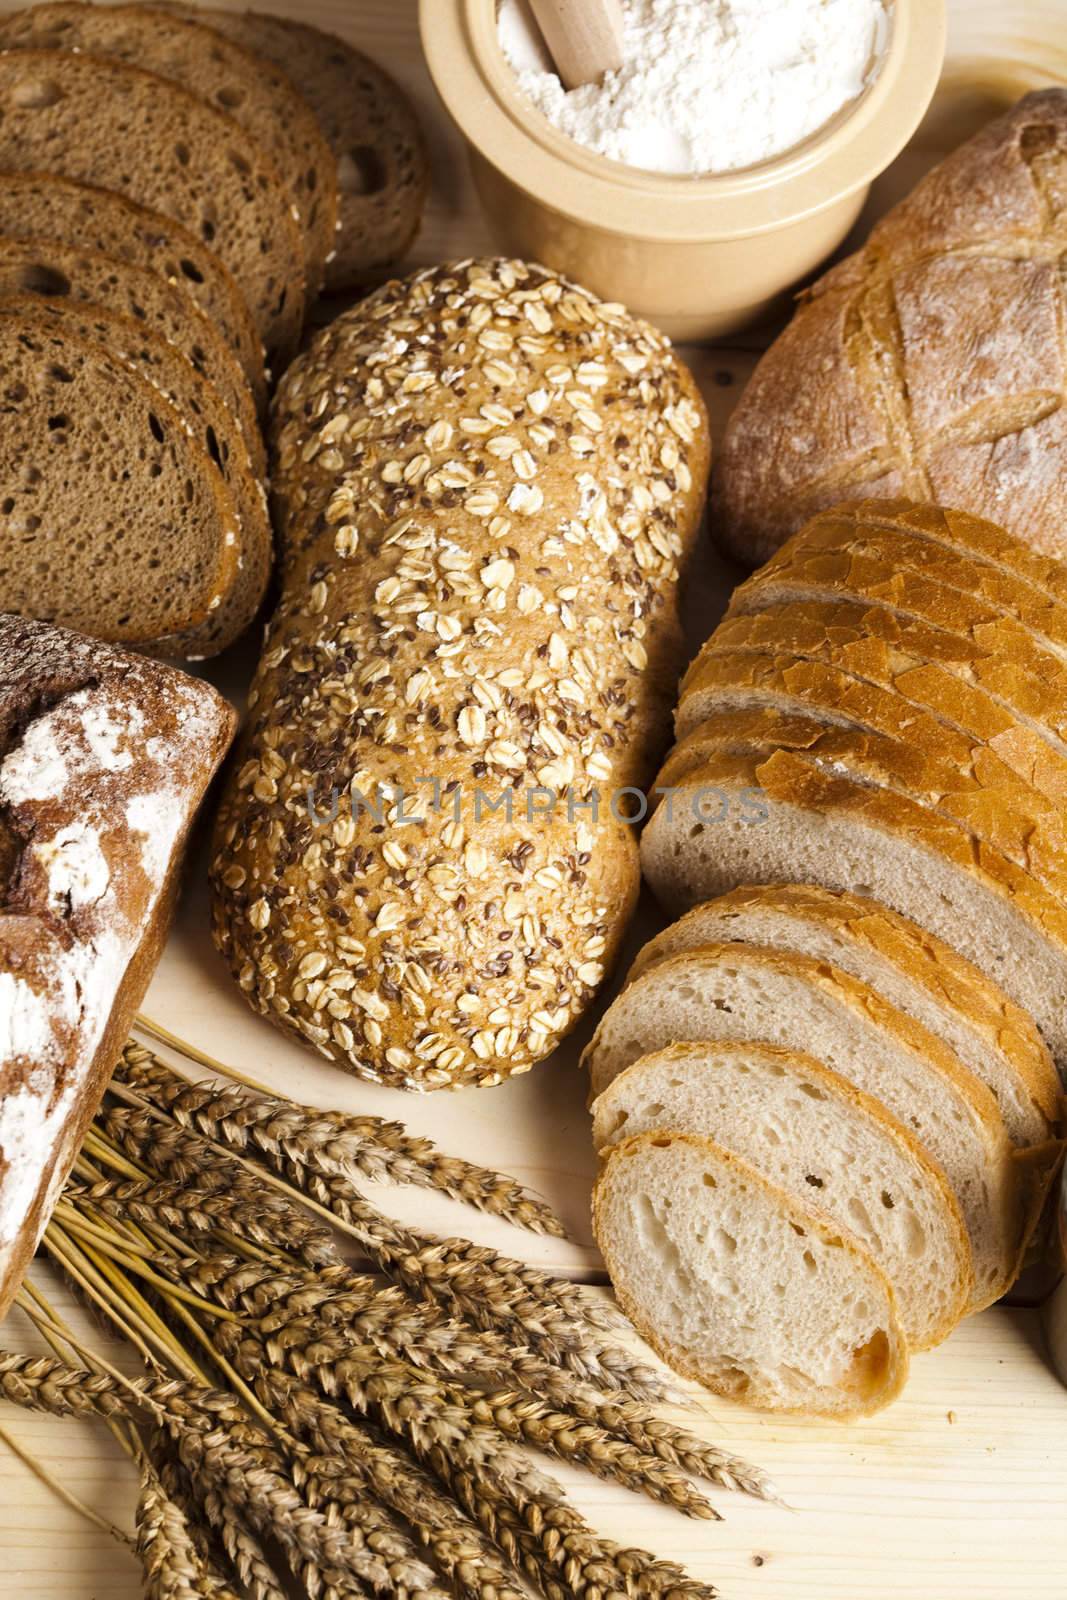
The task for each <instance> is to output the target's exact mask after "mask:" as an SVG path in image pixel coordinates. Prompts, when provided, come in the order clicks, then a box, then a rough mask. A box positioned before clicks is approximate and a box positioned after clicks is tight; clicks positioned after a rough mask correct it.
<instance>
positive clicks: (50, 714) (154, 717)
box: [0, 616, 235, 1317]
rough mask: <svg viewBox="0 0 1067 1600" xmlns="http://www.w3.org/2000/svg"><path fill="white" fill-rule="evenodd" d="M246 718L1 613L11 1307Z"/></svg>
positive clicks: (2, 1105) (68, 637)
mask: <svg viewBox="0 0 1067 1600" xmlns="http://www.w3.org/2000/svg"><path fill="white" fill-rule="evenodd" d="M234 720H235V719H234V716H233V713H232V711H231V710H230V708H229V706H227V705H226V703H225V701H223V700H222V699H220V697H219V696H218V695H217V694H216V693H215V691H214V690H213V689H211V688H209V687H208V686H207V685H206V684H203V683H198V682H196V681H194V680H193V679H190V678H186V677H184V676H183V675H182V674H180V673H177V672H175V671H173V670H172V669H170V668H168V667H163V666H159V665H157V664H156V663H154V662H149V661H145V660H143V659H141V658H138V657H135V656H129V655H125V654H123V653H122V652H121V651H118V650H115V649H112V648H110V647H108V646H105V645H101V644H97V643H95V642H93V641H91V640H88V639H84V638H81V637H79V636H77V635H74V634H69V633H66V632H63V631H61V630H59V629H56V628H52V627H48V626H46V625H43V624H41V623H35V622H25V621H21V620H19V619H17V618H13V617H8V616H0V891H2V892H0V1317H2V1316H3V1314H4V1313H5V1312H6V1310H7V1309H8V1306H9V1305H10V1303H11V1299H12V1296H13V1295H14V1293H15V1292H16V1290H17V1288H18V1285H19V1281H20V1279H21V1276H22V1273H23V1272H24V1270H25V1268H26V1265H27V1263H28V1261H29V1260H30V1257H31V1256H32V1255H33V1251H34V1249H35V1247H36V1244H37V1240H38V1238H39V1236H40V1234H41V1232H42V1230H43V1229H44V1227H45V1224H46V1223H47V1220H48V1217H49V1214H50V1211H51V1208H52V1206H53V1204H54V1202H55V1200H56V1198H57V1197H58V1194H59V1191H60V1189H61V1187H62V1184H63V1181H64V1179H65V1177H66V1175H67V1173H68V1171H69V1169H70V1166H71V1163H72V1162H73V1160H74V1158H75V1156H76V1155H77V1152H78V1149H79V1147H80V1145H81V1141H82V1139H83V1137H84V1134H85V1131H86V1128H87V1127H88V1125H89V1123H90V1121H91V1119H92V1117H93V1115H94V1112H95V1110H96V1106H97V1104H98V1103H99V1100H100V1097H101V1095H102V1094H103V1091H104V1087H105V1085H106V1083H107V1080H108V1078H109V1077H110V1074H111V1069H112V1066H113V1063H114V1062H115V1060H116V1058H117V1056H118V1053H119V1051H120V1049H121V1048H122V1045H123V1044H124V1042H125V1039H126V1035H127V1030H128V1028H129V1026H130V1023H131V1021H132V1019H133V1016H134V1015H135V1013H136V1011H137V1007H138V1006H139V1004H140V1001H141V998H142V996H143V994H144V991H145V988H146V987H147V984H148V981H149V978H150V977H151V974H152V970H153V968H154V966H155V963H156V961H157V959H158V957H159V953H160V949H161V947H162V943H163V939H164V936H165V932H166V927H167V921H168V917H169V913H170V910H171V904H172V900H173V897H174V892H175V888H176V884H177V877H178V866H179V863H180V858H181V851H182V846H183V843H184V840H185V837H186V834H187V832H188V829H189V825H190V822H191V820H192V817H193V815H194V813H195V811H196V809H197V806H198V805H199V803H200V801H201V799H202V798H203V795H204V792H205V790H206V788H207V785H208V782H209V780H210V778H211V775H212V773H213V772H214V770H215V768H216V766H217V765H218V763H219V761H220V760H221V758H222V756H223V754H224V752H225V749H226V746H227V744H228V743H229V740H230V738H231V736H232V732H233V727H234Z"/></svg>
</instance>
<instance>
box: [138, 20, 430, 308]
mask: <svg viewBox="0 0 1067 1600" xmlns="http://www.w3.org/2000/svg"><path fill="white" fill-rule="evenodd" d="M166 9H167V10H168V11H177V12H178V13H179V14H180V15H182V16H187V17H195V18H196V19H197V20H199V21H202V22H207V23H209V24H210V26H211V27H213V28H217V29H218V30H219V32H220V33H224V34H225V35H226V37H227V38H228V39H234V40H236V42H237V43H238V44H240V45H243V46H244V48H245V49H246V50H251V51H253V52H254V54H256V55H259V56H262V57H264V59H265V60H267V61H270V62H272V63H273V65H274V66H276V67H279V68H280V69H281V71H282V72H284V73H286V74H287V75H288V76H289V77H290V78H291V79H292V81H293V83H294V84H295V85H296V87H297V88H298V89H299V91H300V93H301V94H302V95H303V97H304V99H305V100H306V101H307V103H308V105H309V106H310V107H311V109H312V111H314V113H315V116H316V117H317V118H318V122H319V127H320V128H321V129H322V131H323V133H324V134H325V136H326V140H327V142H328V143H329V145H330V147H331V149H332V150H333V153H334V156H335V157H336V160H337V187H338V209H337V215H338V224H339V226H338V232H337V241H336V247H335V251H334V255H333V258H332V260H331V261H330V262H329V263H328V265H327V269H326V283H327V287H328V288H330V289H338V290H340V289H349V288H354V287H356V286H357V285H359V284H360V283H361V282H362V281H363V280H365V278H366V276H367V274H368V273H369V272H371V271H373V269H374V268H376V267H383V266H388V265H389V264H391V263H392V262H394V261H398V260H399V259H400V257H401V256H403V255H404V253H405V251H407V249H408V248H409V246H410V245H411V242H412V240H413V239H414V237H415V235H416V233H417V232H418V228H419V222H420V220H421V217H422V208H423V204H424V202H425V199H426V191H427V189H428V187H429V166H428V162H427V157H426V146H425V144H424V141H423V137H422V133H421V130H420V128H419V124H418V122H417V121H416V119H415V113H414V111H413V110H412V107H411V104H410V102H409V101H408V98H407V96H406V95H405V94H404V92H403V90H402V89H401V88H400V87H399V86H398V85H397V84H396V83H394V82H393V80H392V78H390V77H389V75H388V73H385V72H383V71H382V69H381V67H379V66H376V65H375V63H374V62H373V61H371V60H370V58H369V57H368V56H365V55H363V54H362V52H361V51H359V50H354V49H353V48H352V46H351V45H350V44H346V43H345V41H344V40H343V39H338V38H336V37H335V36H334V35H333V34H330V33H323V32H322V31H321V30H320V29H318V28H312V27H310V26H309V25H308V24H307V23H305V22H297V21H295V20H294V19H293V18H291V17H271V16H266V15H264V14H263V13H262V12H259V11H215V10H211V9H206V8H205V9H201V8H200V7H198V6H186V5H178V6H171V5H168V6H167V7H166Z"/></svg>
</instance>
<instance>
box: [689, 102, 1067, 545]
mask: <svg viewBox="0 0 1067 1600" xmlns="http://www.w3.org/2000/svg"><path fill="white" fill-rule="evenodd" d="M1065 212H1067V89H1065V88H1052V89H1044V90H1040V91H1038V92H1036V93H1034V94H1029V95H1026V96H1025V97H1024V98H1023V99H1022V100H1020V101H1019V103H1018V104H1017V105H1016V106H1015V107H1014V108H1013V109H1012V110H1011V111H1009V112H1008V113H1007V115H1006V116H1003V117H1001V118H999V119H998V120H997V121H995V122H993V123H992V124H991V125H990V126H989V127H988V128H986V129H984V130H983V131H982V132H981V133H979V134H978V135H977V137H976V138H974V139H971V140H970V141H969V142H968V143H966V144H965V145H963V146H962V147H961V148H960V149H959V150H957V151H956V152H955V153H954V154H953V155H951V156H949V157H948V159H947V160H946V161H943V162H942V163H941V165H940V166H938V167H936V168H935V169H934V171H933V172H931V173H930V174H929V175H928V176H927V177H926V178H924V179H923V181H922V182H921V183H920V184H919V185H918V187H917V188H916V189H915V191H914V192H913V193H912V194H911V195H910V196H909V198H908V199H906V200H904V201H903V202H902V203H901V204H900V205H898V206H897V207H896V208H895V209H894V210H893V211H891V212H890V213H889V214H888V216H886V217H885V218H884V219H883V220H882V221H881V222H880V223H878V225H877V226H876V227H875V228H874V230H873V232H872V234H871V236H870V239H869V241H868V243H867V245H866V247H865V249H863V250H861V251H859V252H858V253H857V254H855V255H853V256H850V257H849V258H848V259H847V260H846V261H843V262H841V263H840V265H838V266H837V267H835V268H834V269H833V270H832V271H830V272H829V273H827V274H826V275H825V276H824V277H823V278H822V279H820V280H819V282H818V283H816V284H815V286H814V288H813V289H812V290H811V291H810V293H809V294H808V296H807V297H806V298H805V300H804V301H803V303H802V304H801V306H800V308H799V309H798V311H797V312H796V315H795V316H794V318H793V320H792V322H791V323H790V324H789V326H788V327H787V328H786V330H785V332H784V333H783V334H782V335H781V336H780V338H779V339H778V340H777V341H776V342H775V343H774V344H773V345H772V346H771V348H770V349H769V350H768V351H767V353H766V354H765V355H764V357H763V358H762V360H761V361H760V363H759V365H758V366H757V367H756V370H755V372H754V373H753V375H752V378H751V380H750V382H749V384H748V387H747V388H746V390H745V393H744V395H743V396H742V398H741V402H740V404H739V406H738V407H737V409H736V411H735V412H734V414H733V417H732V418H731V421H730V425H729V427H728V429H727V432H726V437H725V440H724V443H723V448H722V451H721V453H720V455H719V457H718V461H717V465H716V472H715V479H714V482H713V492H712V508H713V520H714V529H715V533H716V537H717V539H718V540H719V542H720V543H721V544H722V545H723V547H724V548H725V549H726V550H727V551H728V552H729V553H730V554H731V555H733V556H734V557H736V559H738V560H739V561H742V562H744V563H745V564H746V565H750V566H755V565H758V564H759V563H760V562H761V561H764V560H765V559H766V558H767V557H768V556H769V555H770V554H771V553H772V552H773V551H774V550H776V549H777V548H778V547H779V546H780V545H781V544H782V543H783V542H784V541H785V540H786V539H787V538H788V537H789V536H790V534H792V533H794V532H796V530H797V529H798V528H799V527H801V526H802V524H803V523H805V522H806V521H807V520H808V519H809V518H810V517H811V516H813V515H815V514H816V513H817V512H820V511H824V510H826V509H828V508H829V507H830V506H832V505H834V504H836V503H837V502H839V501H841V500H848V499H854V498H856V497H857V496H858V495H865V496H866V495H869V496H878V497H880V498H885V497H887V496H898V495H906V496H907V497H908V498H909V499H911V500H913V501H922V502H934V503H940V504H941V505H950V506H955V507H958V508H959V509H960V510H963V511H969V512H972V513H974V514H976V515H979V516H984V517H989V518H991V519H992V520H993V521H994V522H997V523H999V524H1001V525H1002V526H1003V527H1006V528H1007V529H1008V530H1009V532H1011V533H1013V534H1015V535H1016V537H1017V538H1019V539H1021V540H1023V541H1024V542H1026V543H1027V544H1029V545H1031V546H1032V547H1033V548H1034V549H1035V550H1038V551H1042V552H1045V553H1047V554H1050V555H1055V556H1059V557H1061V558H1062V557H1063V555H1064V554H1065V550H1067V546H1065V543H1064V535H1063V528H1064V521H1065V512H1067V497H1065V492H1064V487H1063V485H1064V482H1065V478H1064V472H1063V462H1064V460H1065V459H1067V414H1065V411H1064V407H1063V405H1062V398H1061V397H1062V395H1063V393H1064V390H1065V389H1067V348H1065V340H1064V332H1063V327H1062V319H1061V317H1060V315H1059V305H1060V288H1059V278H1058V273H1059V265H1058V260H1059V256H1060V254H1061V252H1062V249H1063V220H1064V215H1065Z"/></svg>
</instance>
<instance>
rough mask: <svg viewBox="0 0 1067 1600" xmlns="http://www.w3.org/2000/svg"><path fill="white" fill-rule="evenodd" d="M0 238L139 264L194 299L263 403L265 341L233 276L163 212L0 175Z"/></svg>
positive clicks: (37, 177)
mask: <svg viewBox="0 0 1067 1600" xmlns="http://www.w3.org/2000/svg"><path fill="white" fill-rule="evenodd" d="M0 237H4V238H7V239H51V240H54V241H55V243H57V244H68V245H76V246H77V247H78V248H79V249H82V250H95V251H97V252H100V251H103V252H104V254H106V255H111V256H117V257H119V258H120V259H121V260H122V261H128V262H130V263H131V264H132V265H133V266H135V267H144V268H147V269H148V270H149V271H151V272H154V273H155V274H156V276H157V277H160V278H166V279H167V281H168V282H169V283H172V284H175V285H176V286H177V287H178V288H179V289H182V290H184V292H185V293H186V294H187V295H188V296H189V297H190V299H191V300H194V301H195V302H196V305H197V307H198V309H199V310H200V311H202V312H203V314H204V316H205V317H206V318H207V319H208V321H209V322H210V323H211V325H212V326H213V327H214V328H217V329H218V331H219V333H221V334H222V336H223V338H224V339H225V340H226V343H227V344H228V345H229V346H230V348H231V350H232V351H233V353H234V355H235V356H236V357H237V360H238V361H239V362H240V364H241V370H242V371H243V372H244V375H245V377H246V378H247V380H248V384H249V387H250V388H251V390H252V394H253V397H254V399H255V402H256V407H257V409H259V410H262V409H263V408H264V407H265V406H266V400H267V379H266V374H265V372H264V370H263V341H262V340H261V339H260V337H259V334H258V333H257V332H256V325H255V323H254V322H253V321H252V316H251V313H250V311H249V309H248V306H247V305H246V303H245V298H244V296H243V294H242V293H241V291H240V289H239V288H238V287H237V284H236V283H235V282H234V280H233V278H232V276H231V275H230V273H229V272H228V271H227V269H226V268H225V267H224V266H223V264H222V262H221V261H220V260H219V258H218V256H217V255H216V254H215V252H214V251H213V250H209V249H208V247H207V245H206V244H202V243H201V241H200V240H199V239H198V238H197V237H196V235H195V234H194V233H190V232H189V229H188V228H184V227H183V226H182V224H181V223H180V222H175V220H174V218H173V217H165V216H164V215H163V213H162V212H161V211H151V210H149V208H148V207H147V206H139V205H137V204H136V203H135V202H134V201H133V200H127V199H126V198H125V196H124V195H121V194H116V193H115V192H114V190H113V189H100V188H98V187H97V186H96V185H95V184H92V183H78V182H76V181H75V180H74V179H73V178H60V177H57V176H56V175H55V173H52V172H0Z"/></svg>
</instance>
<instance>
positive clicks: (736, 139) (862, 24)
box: [498, 0, 888, 173]
mask: <svg viewBox="0 0 1067 1600" xmlns="http://www.w3.org/2000/svg"><path fill="white" fill-rule="evenodd" d="M622 7H623V14H624V17H625V21H626V36H625V59H624V61H623V64H622V66H621V67H620V68H619V69H618V71H616V72H610V73H608V74H607V76H606V77H605V78H604V81H603V82H602V83H599V84H586V85H585V86H583V87H582V88H580V89H572V90H570V91H569V92H568V91H567V90H565V89H564V87H563V85H562V83H561V82H560V80H559V78H558V77H557V76H556V74H555V72H553V71H552V70H551V68H550V65H549V63H548V62H547V58H546V56H545V52H544V46H543V43H542V41H541V39H540V35H539V32H538V30H537V26H536V24H535V23H534V21H533V17H532V14H531V13H530V11H529V10H528V8H527V5H526V0H501V4H500V8H499V17H498V28H499V37H500V44H501V48H502V49H503V51H504V54H505V56H506V57H507V58H508V61H509V62H510V63H511V66H512V67H513V68H514V70H515V73H516V76H517V79H518V84H519V87H520V89H522V91H523V93H524V94H526V95H528V96H529V98H530V99H531V100H532V101H533V102H534V104H535V105H536V106H537V108H538V109H539V110H540V111H541V112H543V114H544V115H545V116H546V117H547V118H548V120H549V121H550V122H552V123H553V124H554V125H555V126H556V127H557V128H559V130H560V131H561V132H562V133H565V134H567V135H569V137H570V138H572V139H574V140H576V141H577V143H578V144H582V145H585V146H587V147H588V148H589V149H590V150H594V151H596V152H597V153H598V154H599V155H602V156H608V157H610V158H611V159H612V160H615V161H622V162H625V163H626V164H627V165H628V166H631V167H641V168H644V169H646V170H650V171H654V172H675V173H699V172H709V173H710V172H728V171H732V170H733V169H735V168H737V167H747V166H752V165H753V164H754V163H756V162H758V161H766V160H768V159H769V158H770V157H771V156H776V155H781V154H782V152H783V151H785V150H788V149H790V148H791V146H793V145H795V144H798V143H799V142H800V141H801V140H802V139H806V138H807V137H808V135H809V134H811V133H814V132H815V131H816V130H817V129H818V128H821V127H822V126H823V124H824V123H826V122H828V121H829V120H830V118H831V117H832V116H834V114H835V113H836V112H838V111H840V109H841V107H842V106H844V105H847V104H848V102H849V101H850V100H854V99H855V98H856V96H857V95H858V94H860V93H861V91H862V90H863V88H864V86H865V84H866V83H867V82H868V80H869V78H870V75H871V73H872V71H873V69H874V67H875V66H876V64H877V60H878V57H879V55H880V53H881V51H882V49H883V47H884V44H885V38H886V34H887V31H888V19H887V14H886V9H885V5H884V3H883V0H622Z"/></svg>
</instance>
